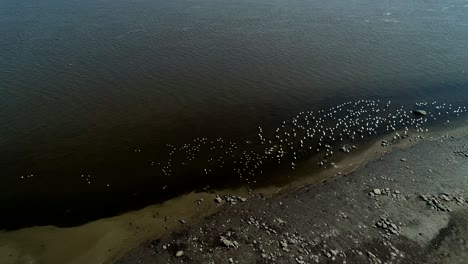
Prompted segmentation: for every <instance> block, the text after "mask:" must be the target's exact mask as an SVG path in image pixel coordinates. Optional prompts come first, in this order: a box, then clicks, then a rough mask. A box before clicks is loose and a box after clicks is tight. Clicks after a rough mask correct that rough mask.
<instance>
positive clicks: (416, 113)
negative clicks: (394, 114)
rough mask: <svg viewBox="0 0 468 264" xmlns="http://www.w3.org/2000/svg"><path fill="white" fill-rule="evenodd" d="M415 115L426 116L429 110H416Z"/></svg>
mask: <svg viewBox="0 0 468 264" xmlns="http://www.w3.org/2000/svg"><path fill="white" fill-rule="evenodd" d="M413 115H415V116H425V115H427V112H426V111H424V110H414V111H413Z"/></svg>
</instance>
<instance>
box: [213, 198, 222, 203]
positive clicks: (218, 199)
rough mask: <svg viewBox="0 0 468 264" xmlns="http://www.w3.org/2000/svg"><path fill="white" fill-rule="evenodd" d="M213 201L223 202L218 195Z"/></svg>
mask: <svg viewBox="0 0 468 264" xmlns="http://www.w3.org/2000/svg"><path fill="white" fill-rule="evenodd" d="M214 201H215V202H216V203H218V204H219V203H221V202H223V199H221V197H219V196H218V197H216V198H215V199H214Z"/></svg>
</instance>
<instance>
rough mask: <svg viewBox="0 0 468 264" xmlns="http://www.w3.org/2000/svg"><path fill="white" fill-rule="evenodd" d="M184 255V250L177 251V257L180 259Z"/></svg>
mask: <svg viewBox="0 0 468 264" xmlns="http://www.w3.org/2000/svg"><path fill="white" fill-rule="evenodd" d="M183 255H184V252H183V251H182V250H179V251H177V253H176V254H175V256H176V257H178V258H180V257H182V256H183Z"/></svg>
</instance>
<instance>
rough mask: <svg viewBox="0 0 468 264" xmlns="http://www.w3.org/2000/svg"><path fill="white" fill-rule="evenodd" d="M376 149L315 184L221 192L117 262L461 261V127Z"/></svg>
mask: <svg viewBox="0 0 468 264" xmlns="http://www.w3.org/2000/svg"><path fill="white" fill-rule="evenodd" d="M408 143H409V146H408ZM403 146H404V147H403ZM373 151H375V149H374V150H373ZM380 151H383V152H385V154H384V155H382V156H380V157H379V152H380ZM380 151H378V150H377V151H375V152H374V154H375V155H374V159H373V160H371V161H370V162H369V163H367V164H366V165H365V166H362V167H360V168H359V169H358V170H355V171H354V172H351V173H342V174H343V175H344V176H343V177H336V178H335V179H333V180H328V181H323V182H322V183H320V184H307V185H305V186H303V187H301V188H298V189H296V190H293V191H287V192H282V193H280V194H277V195H273V196H271V197H268V198H267V197H265V196H264V195H259V194H258V193H252V194H251V196H250V197H249V199H248V200H247V201H246V202H242V201H240V200H239V199H237V198H235V197H231V196H221V197H222V199H223V202H222V203H223V205H222V206H221V207H222V208H221V209H220V210H219V211H218V212H217V213H215V214H213V215H211V216H210V217H207V218H206V219H204V220H203V221H201V222H198V223H193V225H192V223H188V224H187V225H189V226H188V227H185V228H181V229H180V230H177V232H174V233H172V234H170V235H169V236H163V237H154V238H153V239H151V240H148V241H147V242H145V243H143V244H142V245H140V246H139V247H137V248H135V249H133V250H132V251H130V252H129V253H127V254H125V256H123V257H122V258H120V259H118V260H117V261H115V263H118V264H127V263H324V262H325V263H329V262H330V263H332V262H335V261H338V262H337V263H345V262H346V263H366V262H370V263H384V262H386V263H466V261H468V255H467V253H466V252H467V250H468V245H467V243H466V242H467V240H468V229H467V228H466V227H467V226H468V220H467V219H468V192H467V191H466V190H468V178H467V177H466V175H467V174H466V172H467V171H468V137H467V136H466V128H460V129H458V130H454V131H451V132H450V135H449V136H444V135H442V136H440V137H430V138H427V137H426V138H425V139H419V140H417V141H416V143H415V141H414V140H412V141H409V139H408V138H407V139H403V140H401V141H399V142H395V144H394V145H390V147H385V146H380ZM204 203H208V204H210V203H212V204H213V203H216V202H215V201H212V200H208V201H205V202H204ZM176 255H178V256H179V257H177V256H176Z"/></svg>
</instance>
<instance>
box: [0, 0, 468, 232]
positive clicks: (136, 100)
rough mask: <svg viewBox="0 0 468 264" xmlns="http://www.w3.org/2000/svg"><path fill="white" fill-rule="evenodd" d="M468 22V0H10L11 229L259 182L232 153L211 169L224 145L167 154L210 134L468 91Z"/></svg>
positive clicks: (6, 158)
mask: <svg viewBox="0 0 468 264" xmlns="http://www.w3.org/2000/svg"><path fill="white" fill-rule="evenodd" d="M467 32H468V1H461V0H455V1H444V2H440V1H425V2H414V1H403V0H397V1H363V0H357V1H341V0H332V1H330V0H327V1H280V0H273V1H271V0H268V1H266V0H249V1H248V0H244V1H240V0H235V1H232V0H218V1H215V0H196V1H180V0H176V1H160V0H139V1H124V0H121V1H97V0H76V1H55V0H44V1H9V0H1V1H0V36H1V37H0V80H2V82H1V84H0V115H1V120H2V122H1V123H0V147H1V150H2V151H1V153H0V155H1V157H0V168H2V173H1V177H0V205H1V207H0V209H1V210H2V212H6V214H8V213H10V214H12V215H16V217H12V218H10V219H2V220H1V225H0V228H3V227H5V228H10V227H15V228H16V227H20V226H25V225H35V224H57V225H75V224H79V223H83V222H85V221H89V220H92V219H96V218H99V217H104V216H108V215H112V214H116V213H119V212H123V211H125V210H129V209H134V208H139V207H141V206H144V205H147V204H151V203H154V202H157V201H161V200H164V199H166V198H169V197H172V196H174V195H177V194H179V193H181V192H184V191H189V190H193V189H199V188H203V187H205V186H206V185H210V186H233V185H235V184H244V183H245V182H244V181H243V180H239V179H238V177H237V175H236V174H232V175H231V173H232V170H231V169H232V167H229V166H226V167H225V168H224V169H222V170H217V172H216V173H214V172H213V173H209V174H206V173H205V172H204V168H206V164H205V163H202V161H201V160H203V162H206V160H207V159H209V158H212V157H211V156H209V157H208V155H212V156H213V157H215V158H214V161H213V162H214V163H216V157H218V156H219V155H217V152H216V150H214V151H215V152H214V154H213V152H211V151H213V150H211V149H207V150H206V151H205V152H204V153H207V154H203V155H204V156H203V155H202V156H203V157H204V158H203V159H202V158H200V161H199V162H198V163H197V162H195V164H194V165H193V166H192V167H190V166H189V167H187V168H181V167H179V168H178V169H177V170H178V171H177V173H175V172H174V173H171V174H170V175H169V174H167V173H165V172H163V171H161V168H160V166H157V165H158V163H164V162H166V161H167V159H168V155H169V153H170V151H171V149H172V148H173V147H171V146H183V145H184V144H188V143H191V142H193V141H194V140H196V139H200V138H206V139H207V140H209V141H212V140H213V141H216V140H217V139H219V138H221V139H222V140H223V142H225V144H228V145H229V144H230V143H233V144H236V146H238V148H237V149H236V155H240V156H242V157H244V156H243V155H245V153H244V152H245V151H247V152H249V153H251V156H254V155H255V154H254V153H257V154H258V153H261V152H262V147H263V146H262V145H260V144H259V142H258V141H257V140H256V139H257V134H258V126H261V127H262V129H263V130H264V131H265V133H271V131H272V130H274V129H275V128H276V127H278V126H279V125H280V124H281V122H282V121H284V120H289V119H291V118H292V117H294V116H296V115H297V114H298V113H299V112H302V111H311V110H315V111H317V110H320V109H328V108H330V107H332V106H335V105H338V104H341V103H344V102H348V101H357V100H360V99H372V100H382V102H384V101H385V102H386V101H388V100H391V101H392V102H394V103H396V104H401V105H411V106H413V104H414V102H419V101H422V100H427V101H434V100H437V101H444V102H447V103H453V104H454V105H465V104H466V102H467V99H468V75H467V73H466V72H467V71H468V49H467V48H466V43H468V33H467ZM247 141H249V143H247ZM166 144H170V145H171V146H166ZM210 153H211V154H210ZM206 158H207V159H206ZM152 164H153V165H152ZM217 165H219V164H215V167H219V166H217ZM161 166H162V165H161ZM233 166H234V165H233ZM228 170H229V171H231V173H227V171H228ZM263 170H265V173H264V174H262V175H264V176H261V175H260V176H258V177H259V178H258V181H265V180H267V179H268V177H270V176H269V175H270V174H268V173H266V171H268V170H269V169H268V167H266V168H264V169H263ZM272 170H277V168H272ZM30 175H33V176H32V177H28V176H30ZM82 175H83V177H82ZM88 175H90V176H88ZM21 177H23V178H21ZM88 182H90V183H88ZM166 186H167V187H166Z"/></svg>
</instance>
